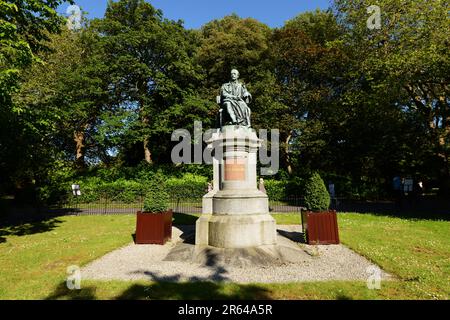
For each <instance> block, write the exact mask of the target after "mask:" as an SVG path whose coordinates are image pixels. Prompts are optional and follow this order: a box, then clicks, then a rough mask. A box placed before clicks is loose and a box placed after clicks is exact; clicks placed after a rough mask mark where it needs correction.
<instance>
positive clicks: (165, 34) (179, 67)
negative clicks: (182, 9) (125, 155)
mask: <svg viewBox="0 0 450 320" xmlns="http://www.w3.org/2000/svg"><path fill="white" fill-rule="evenodd" d="M93 25H94V26H95V28H96V30H97V32H98V33H99V34H100V35H101V37H100V41H101V43H102V46H103V47H104V50H105V52H107V53H108V55H107V56H105V59H106V61H107V64H108V65H109V66H110V70H109V71H110V74H111V77H112V80H111V83H110V88H111V91H112V92H113V95H114V96H115V101H116V103H118V104H119V105H121V106H123V107H127V108H129V109H132V110H135V111H136V112H137V113H138V114H139V122H136V123H135V124H134V125H133V126H131V128H130V135H129V136H128V146H130V145H133V144H135V143H136V142H138V141H140V143H142V145H143V148H142V149H143V151H144V152H143V154H144V157H143V158H144V159H145V161H146V162H148V163H152V162H153V156H152V152H153V151H152V150H155V149H157V148H158V146H159V145H158V144H155V145H154V146H152V139H154V140H157V138H158V136H160V135H161V133H165V134H166V133H167V131H168V128H171V125H170V123H169V121H168V120H169V119H171V118H172V115H174V114H176V113H179V112H180V105H181V104H182V103H183V101H184V100H185V99H189V98H188V97H190V96H191V97H192V96H195V94H194V92H195V91H194V89H195V87H194V86H195V84H196V81H197V79H198V78H199V76H200V75H199V74H198V73H197V72H196V71H197V70H196V69H195V67H194V66H193V64H192V62H191V61H192V56H193V50H194V48H195V47H194V46H193V45H192V41H193V39H192V38H191V37H190V35H189V33H188V32H187V31H186V30H184V28H183V26H182V24H181V22H175V21H169V20H166V19H164V18H163V16H162V12H161V11H160V10H156V9H155V8H154V7H152V6H151V5H150V4H149V3H146V2H145V1H143V0H121V1H118V2H109V3H108V7H107V10H106V14H105V18H104V19H101V20H97V21H95V22H93ZM165 137H167V135H166V136H165Z"/></svg>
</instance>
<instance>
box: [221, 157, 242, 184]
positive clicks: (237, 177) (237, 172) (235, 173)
mask: <svg viewBox="0 0 450 320" xmlns="http://www.w3.org/2000/svg"><path fill="white" fill-rule="evenodd" d="M224 171H225V180H228V181H245V160H243V159H228V160H226V161H225V170H224Z"/></svg>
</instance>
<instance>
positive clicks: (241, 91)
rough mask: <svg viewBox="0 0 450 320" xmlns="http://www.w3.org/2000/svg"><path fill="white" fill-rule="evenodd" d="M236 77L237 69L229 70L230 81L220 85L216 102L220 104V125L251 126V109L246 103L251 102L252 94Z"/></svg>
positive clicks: (237, 74)
mask: <svg viewBox="0 0 450 320" xmlns="http://www.w3.org/2000/svg"><path fill="white" fill-rule="evenodd" d="M238 79H239V71H237V70H236V69H233V70H231V81H230V82H228V83H225V84H224V85H223V86H222V88H221V90H220V96H218V97H217V103H218V104H219V105H220V106H221V110H220V113H219V117H220V119H219V122H220V124H219V125H220V127H222V126H223V125H227V124H231V125H239V126H245V127H250V126H251V122H250V116H251V110H250V108H249V107H248V105H247V104H249V103H250V102H251V100H252V95H251V94H250V93H249V92H248V91H247V88H246V87H245V85H244V84H242V83H241V82H239V81H238Z"/></svg>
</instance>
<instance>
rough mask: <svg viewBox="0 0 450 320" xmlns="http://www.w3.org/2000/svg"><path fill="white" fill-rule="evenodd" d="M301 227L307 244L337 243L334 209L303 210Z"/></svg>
mask: <svg viewBox="0 0 450 320" xmlns="http://www.w3.org/2000/svg"><path fill="white" fill-rule="evenodd" d="M302 227H303V232H304V233H306V241H307V243H308V244H339V230H338V224H337V216H336V210H331V211H324V212H311V211H303V212H302Z"/></svg>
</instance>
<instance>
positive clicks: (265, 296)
mask: <svg viewBox="0 0 450 320" xmlns="http://www.w3.org/2000/svg"><path fill="white" fill-rule="evenodd" d="M103 285H107V283H104V284H103ZM270 293H271V292H270V290H268V289H265V288H262V287H260V286H258V285H252V284H249V285H237V284H236V285H234V286H233V289H232V290H224V284H223V283H220V282H212V281H209V282H206V281H204V282H182V283H174V282H154V283H149V284H148V285H146V284H132V283H130V287H128V288H127V289H126V290H124V291H123V292H121V293H119V294H118V295H117V296H115V297H111V299H114V300H271V296H270ZM97 299H100V297H98V296H97V287H96V286H93V285H91V286H89V287H86V288H83V287H82V288H81V289H80V290H69V289H68V288H67V287H66V283H65V282H62V283H60V285H58V287H57V288H56V289H55V292H54V293H52V294H51V295H49V296H48V297H47V298H46V299H45V300H97Z"/></svg>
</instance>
